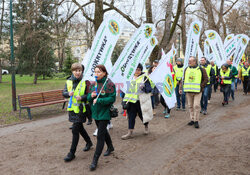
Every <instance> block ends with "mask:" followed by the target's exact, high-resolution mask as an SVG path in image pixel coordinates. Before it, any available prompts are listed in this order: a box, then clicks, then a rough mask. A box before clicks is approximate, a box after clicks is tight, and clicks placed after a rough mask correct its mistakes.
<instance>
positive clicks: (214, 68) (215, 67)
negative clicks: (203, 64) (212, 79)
mask: <svg viewBox="0 0 250 175" xmlns="http://www.w3.org/2000/svg"><path fill="white" fill-rule="evenodd" d="M211 66H212V65H211ZM212 68H213V70H214V75H215V76H217V66H216V65H214V66H212Z"/></svg>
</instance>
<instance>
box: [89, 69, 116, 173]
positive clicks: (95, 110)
mask: <svg viewBox="0 0 250 175" xmlns="http://www.w3.org/2000/svg"><path fill="white" fill-rule="evenodd" d="M107 75H108V72H107V70H106V68H105V66H103V65H97V66H96V68H95V76H96V77H97V87H96V85H95V86H92V87H91V88H90V93H89V94H88V97H87V99H88V101H89V102H90V104H91V111H92V117H93V119H95V123H96V126H97V128H98V133H97V145H96V150H95V154H94V157H93V161H92V163H91V165H90V170H91V171H93V170H95V169H96V167H97V162H98V159H99V157H100V155H101V153H102V150H103V147H104V142H106V144H107V147H108V149H107V151H106V152H105V153H104V156H109V155H110V153H111V152H113V151H114V147H113V144H112V140H111V137H110V135H109V133H108V130H107V125H108V123H109V121H110V120H111V117H110V107H111V105H112V104H113V103H114V102H115V99H116V89H115V85H114V83H112V82H111V81H110V80H107V82H106V83H105V81H106V79H107ZM103 85H104V87H103V88H102V86H103ZM96 88H97V92H96V90H95V89H96ZM101 89H102V90H101ZM100 91H101V92H100ZM97 93H98V94H99V93H100V95H99V97H98V99H97V96H98V95H97Z"/></svg>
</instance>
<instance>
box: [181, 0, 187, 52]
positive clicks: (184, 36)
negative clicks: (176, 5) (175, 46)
mask: <svg viewBox="0 0 250 175" xmlns="http://www.w3.org/2000/svg"><path fill="white" fill-rule="evenodd" d="M181 8H182V11H181V27H182V28H181V29H182V30H181V41H182V50H183V54H185V52H186V44H187V31H186V9H185V0H183V1H182V6H181Z"/></svg>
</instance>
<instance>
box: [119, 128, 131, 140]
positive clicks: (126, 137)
mask: <svg viewBox="0 0 250 175" xmlns="http://www.w3.org/2000/svg"><path fill="white" fill-rule="evenodd" d="M132 134H133V129H129V130H128V133H127V134H126V135H123V136H122V140H127V139H130V138H132Z"/></svg>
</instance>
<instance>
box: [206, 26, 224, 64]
mask: <svg viewBox="0 0 250 175" xmlns="http://www.w3.org/2000/svg"><path fill="white" fill-rule="evenodd" d="M205 34H206V36H207V40H208V42H209V45H210V47H211V49H212V52H213V57H214V60H215V61H216V63H217V65H218V67H221V65H222V64H224V63H225V62H226V53H225V49H224V45H223V43H222V40H221V37H220V36H219V34H218V33H217V32H216V31H214V30H207V31H205Z"/></svg>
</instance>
